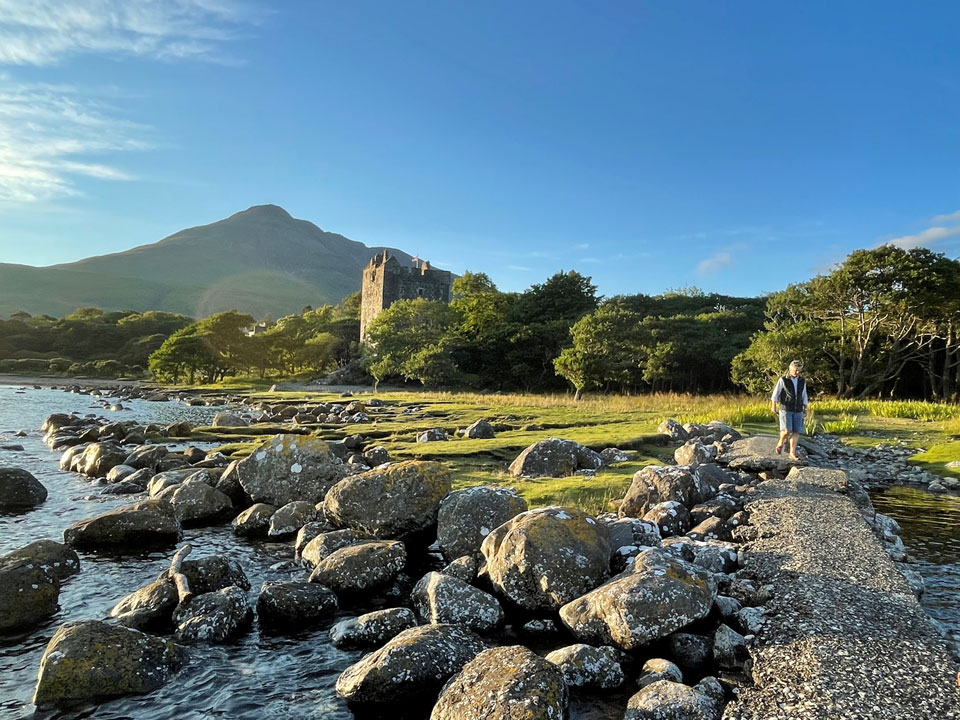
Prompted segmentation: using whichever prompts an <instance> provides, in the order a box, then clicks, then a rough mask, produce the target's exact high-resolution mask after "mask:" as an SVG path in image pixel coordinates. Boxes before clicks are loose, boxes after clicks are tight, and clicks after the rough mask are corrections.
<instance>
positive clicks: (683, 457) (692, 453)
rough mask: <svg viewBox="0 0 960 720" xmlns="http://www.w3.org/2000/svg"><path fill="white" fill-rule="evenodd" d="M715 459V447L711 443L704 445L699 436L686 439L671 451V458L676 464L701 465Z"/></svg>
mask: <svg viewBox="0 0 960 720" xmlns="http://www.w3.org/2000/svg"><path fill="white" fill-rule="evenodd" d="M716 459H717V449H716V448H715V447H714V446H713V445H704V444H703V441H702V440H701V439H700V438H692V439H691V440H687V441H686V442H685V443H684V444H683V445H681V446H680V447H678V448H677V449H676V450H674V451H673V460H674V462H676V463H677V465H687V466H692V465H702V464H704V463H708V462H713V461H714V460H716Z"/></svg>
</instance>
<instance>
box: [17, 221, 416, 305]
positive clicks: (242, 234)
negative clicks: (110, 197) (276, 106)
mask: <svg viewBox="0 0 960 720" xmlns="http://www.w3.org/2000/svg"><path fill="white" fill-rule="evenodd" d="M383 249H384V248H382V247H367V246H366V245H364V244H363V243H359V242H355V241H353V240H350V239H348V238H345V237H344V236H342V235H338V234H336V233H331V232H325V231H323V230H321V229H320V228H319V227H317V226H316V225H314V224H313V223H311V222H307V221H305V220H297V219H295V218H293V217H291V216H290V215H289V213H287V211H286V210H284V209H283V208H280V207H277V206H276V205H257V206H254V207H252V208H249V209H248V210H244V211H243V212H239V213H237V214H236V215H232V216H230V217H228V218H226V219H225V220H220V221H219V222H215V223H212V224H210V225H202V226H199V227H193V228H189V229H186V230H181V231H180V232H178V233H175V234H173V235H171V236H169V237H167V238H164V239H163V240H160V241H159V242H156V243H152V244H150V245H142V246H140V247H136V248H133V249H132V250H127V251H126V252H122V253H113V254H110V255H99V256H96V257H91V258H86V259H84V260H80V261H77V262H74V263H68V264H63V265H53V266H50V267H42V268H38V267H31V266H27V265H10V264H3V263H0V317H2V316H7V315H9V314H10V313H13V312H16V311H17V310H26V311H27V312H29V313H31V314H34V315H36V314H48V315H55V316H58V317H59V316H62V315H65V314H67V313H69V312H71V311H72V310H74V309H75V308H77V307H84V306H96V307H101V308H103V309H105V310H120V309H130V310H139V311H143V310H166V311H169V312H176V313H183V314H185V315H190V316H192V317H202V316H205V315H209V314H210V313H214V312H219V311H221V310H229V309H231V308H237V309H239V310H243V311H244V312H248V313H251V314H252V315H254V316H257V317H261V316H264V315H270V316H272V317H279V316H282V315H285V314H288V313H291V312H296V311H299V310H300V309H301V308H302V307H303V306H304V305H313V306H317V305H322V304H324V303H336V302H338V301H339V300H340V299H342V298H344V297H346V296H347V295H349V294H350V293H353V292H356V291H357V290H359V289H360V276H361V273H362V270H363V267H364V265H366V263H367V262H368V261H369V259H370V258H371V257H372V256H373V255H374V254H375V253H377V252H379V251H381V250H383ZM387 249H389V250H390V251H391V253H394V254H395V255H397V256H398V258H399V259H401V261H403V260H409V258H410V256H409V255H407V254H406V253H403V252H401V251H399V250H395V249H393V248H387Z"/></svg>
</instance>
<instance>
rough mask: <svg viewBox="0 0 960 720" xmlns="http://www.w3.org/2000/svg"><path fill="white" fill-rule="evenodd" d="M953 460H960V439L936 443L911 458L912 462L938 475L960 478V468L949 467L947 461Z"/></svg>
mask: <svg viewBox="0 0 960 720" xmlns="http://www.w3.org/2000/svg"><path fill="white" fill-rule="evenodd" d="M952 460H960V441H953V442H947V443H942V444H940V445H934V446H933V447H931V448H930V449H929V450H927V451H926V452H922V453H919V454H917V455H914V456H913V457H912V458H910V462H911V463H913V464H915V465H919V466H920V467H922V468H923V469H924V470H929V471H930V472H932V473H936V474H937V475H944V476H947V477H956V478H960V468H958V467H952V468H948V467H947V463H948V462H951V461H952Z"/></svg>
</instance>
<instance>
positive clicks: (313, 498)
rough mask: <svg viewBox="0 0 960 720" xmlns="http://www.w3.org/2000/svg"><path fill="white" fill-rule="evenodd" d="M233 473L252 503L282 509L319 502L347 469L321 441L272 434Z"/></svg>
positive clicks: (315, 438)
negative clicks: (305, 502) (304, 503)
mask: <svg viewBox="0 0 960 720" xmlns="http://www.w3.org/2000/svg"><path fill="white" fill-rule="evenodd" d="M235 472H236V474H237V478H238V480H239V483H240V485H241V487H242V488H243V490H244V491H245V492H246V493H247V494H248V495H249V496H250V498H251V499H252V500H253V501H254V502H265V503H269V504H270V505H275V506H277V507H283V506H284V505H286V504H287V503H288V502H293V501H294V500H309V501H310V502H312V503H318V502H320V501H321V500H323V498H324V496H325V495H326V494H327V490H329V489H330V488H331V487H333V485H334V484H336V483H337V482H338V481H339V480H341V479H342V478H343V477H344V476H345V475H346V473H347V470H346V468H345V467H344V465H343V461H342V460H340V458H338V457H337V456H336V455H334V454H333V452H332V451H331V449H330V446H329V445H328V444H327V443H326V442H325V441H323V440H321V439H320V438H317V437H312V436H304V435H275V436H274V437H272V438H270V439H269V440H267V441H266V442H264V443H263V444H261V445H260V446H258V447H257V449H256V450H254V451H253V452H252V453H250V455H249V456H247V457H246V458H244V459H243V460H241V461H240V462H239V463H237V465H236V470H235ZM224 474H226V473H224Z"/></svg>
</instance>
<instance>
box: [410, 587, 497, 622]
mask: <svg viewBox="0 0 960 720" xmlns="http://www.w3.org/2000/svg"><path fill="white" fill-rule="evenodd" d="M410 598H411V600H412V601H413V609H414V610H416V612H417V615H418V616H419V617H420V619H421V620H422V621H423V622H425V623H433V624H443V623H449V624H451V625H463V626H464V627H468V628H470V629H471V630H475V631H477V632H489V631H491V630H493V629H495V628H497V627H498V626H499V625H500V624H501V623H502V622H503V608H501V607H500V603H499V602H497V599H496V598H495V597H493V596H492V595H489V594H487V593H485V592H484V591H483V590H480V589H478V588H475V587H473V586H472V585H468V584H467V583H465V582H464V581H463V580H460V579H459V578H455V577H453V576H451V575H444V574H443V573H438V572H429V573H427V574H426V575H424V576H423V577H422V578H421V579H420V581H419V582H418V583H417V584H416V585H415V586H414V588H413V592H412V593H411V595H410Z"/></svg>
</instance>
